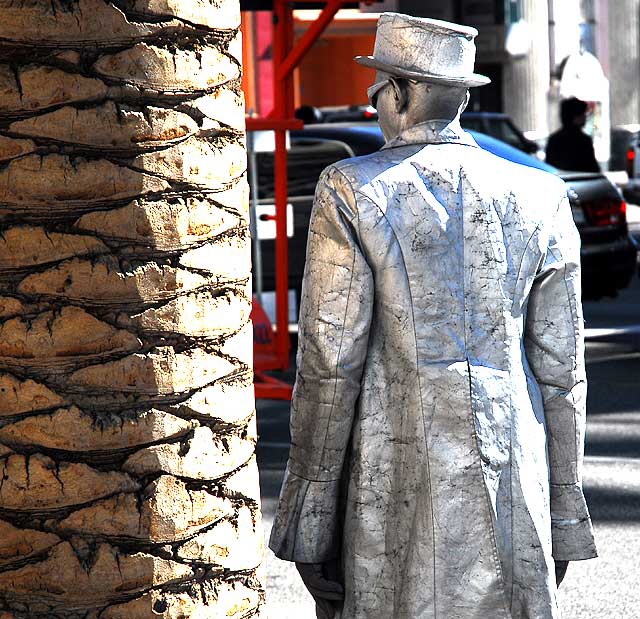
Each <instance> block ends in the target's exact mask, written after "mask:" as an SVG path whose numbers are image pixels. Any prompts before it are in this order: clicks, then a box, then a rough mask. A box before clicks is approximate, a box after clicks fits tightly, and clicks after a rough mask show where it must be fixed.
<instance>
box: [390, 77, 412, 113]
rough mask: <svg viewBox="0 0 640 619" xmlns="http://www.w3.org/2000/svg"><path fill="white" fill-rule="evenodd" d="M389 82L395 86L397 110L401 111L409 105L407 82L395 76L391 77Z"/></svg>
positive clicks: (394, 93) (394, 96)
mask: <svg viewBox="0 0 640 619" xmlns="http://www.w3.org/2000/svg"><path fill="white" fill-rule="evenodd" d="M389 83H390V84H391V86H392V87H393V98H394V100H395V102H396V112H397V113H400V112H402V110H404V108H405V107H407V101H408V100H409V94H408V92H407V83H406V82H405V81H404V80H399V79H396V78H395V77H390V78H389Z"/></svg>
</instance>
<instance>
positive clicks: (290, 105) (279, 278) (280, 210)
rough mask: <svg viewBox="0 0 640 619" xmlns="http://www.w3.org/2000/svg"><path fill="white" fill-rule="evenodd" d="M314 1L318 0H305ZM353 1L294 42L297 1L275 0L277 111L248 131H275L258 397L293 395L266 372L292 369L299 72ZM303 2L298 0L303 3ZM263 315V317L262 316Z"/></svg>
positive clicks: (329, 7) (328, 11)
mask: <svg viewBox="0 0 640 619" xmlns="http://www.w3.org/2000/svg"><path fill="white" fill-rule="evenodd" d="M304 1H309V2H313V3H314V4H315V5H317V1H316V0H304ZM346 1H347V0H328V2H326V3H325V6H324V8H323V9H322V10H321V11H320V14H319V15H318V17H317V18H316V20H315V21H314V22H313V23H312V24H311V26H310V27H309V28H308V29H307V30H306V31H305V32H304V34H303V35H302V36H301V37H300V38H299V39H298V41H297V42H295V44H294V30H293V26H294V23H293V22H294V20H293V5H292V3H291V2H287V1H286V0H273V47H272V49H273V55H272V62H273V65H274V71H273V76H274V77H273V101H274V105H273V110H272V111H271V113H270V114H269V115H268V116H266V117H263V118H252V117H249V118H247V131H263V130H270V131H274V133H275V152H274V186H275V222H276V239H275V275H276V277H275V284H276V291H275V296H276V322H275V330H274V332H273V334H272V337H273V346H272V347H269V351H268V352H267V351H266V350H265V349H264V347H258V348H259V350H257V349H256V347H255V346H254V350H255V351H256V354H255V358H254V366H255V376H256V378H255V389H256V397H257V398H275V399H290V398H291V386H290V385H287V384H286V383H282V382H280V381H277V380H275V379H273V378H272V377H270V376H267V375H265V374H264V370H274V369H286V368H287V367H289V347H290V342H289V307H288V290H289V264H288V251H287V146H286V140H287V131H288V130H290V129H300V128H302V121H300V120H298V119H297V118H295V117H294V111H295V104H294V81H293V71H294V69H295V68H296V67H297V66H298V64H299V63H300V61H301V60H302V58H303V57H304V55H305V54H306V53H307V51H308V50H309V49H310V48H311V46H312V45H313V43H314V42H315V41H316V40H317V39H318V37H319V36H320V35H321V34H322V33H323V32H324V30H325V29H326V27H327V26H328V25H329V24H330V23H331V20H332V19H333V17H334V16H335V14H336V13H337V12H338V10H339V9H340V7H341V6H342V5H343V4H345V2H346ZM299 3H300V0H296V4H299ZM256 317H257V316H256Z"/></svg>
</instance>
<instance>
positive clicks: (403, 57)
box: [357, 13, 489, 85]
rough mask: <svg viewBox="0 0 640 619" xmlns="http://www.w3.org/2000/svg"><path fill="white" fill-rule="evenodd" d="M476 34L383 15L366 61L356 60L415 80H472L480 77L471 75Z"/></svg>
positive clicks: (461, 28) (408, 17)
mask: <svg viewBox="0 0 640 619" xmlns="http://www.w3.org/2000/svg"><path fill="white" fill-rule="evenodd" d="M477 34H478V31H477V30H476V29H475V28H471V27H469V26H462V25H459V24H453V23H450V22H445V21H440V20H438V19H428V18H422V17H413V16H411V15H403V14H402V13H383V14H382V15H381V16H380V18H379V19H378V25H377V30H376V40H375V46H374V50H373V56H372V57H369V58H370V61H368V62H367V61H366V60H365V62H362V57H359V58H357V60H358V61H359V62H362V64H367V66H372V67H373V68H378V69H379V70H381V71H387V72H390V73H396V74H397V75H400V76H411V77H415V78H416V79H425V80H430V79H432V78H438V77H441V78H443V79H444V80H447V81H451V82H453V83H455V82H461V83H463V82H466V81H469V80H471V81H473V80H474V78H482V77H483V76H477V75H475V74H474V73H473V65H474V62H475V56H476V46H475V43H474V38H475V37H476V36H477ZM393 68H396V69H397V72H394V71H393ZM483 80H486V82H488V81H489V80H488V79H486V78H483ZM486 82H483V83H486ZM474 85H475V84H474Z"/></svg>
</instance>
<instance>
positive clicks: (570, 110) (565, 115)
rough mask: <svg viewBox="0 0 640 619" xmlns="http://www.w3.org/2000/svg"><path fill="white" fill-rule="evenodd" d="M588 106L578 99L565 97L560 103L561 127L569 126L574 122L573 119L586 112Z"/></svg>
mask: <svg viewBox="0 0 640 619" xmlns="http://www.w3.org/2000/svg"><path fill="white" fill-rule="evenodd" d="M588 107H589V106H588V105H587V104H586V103H585V102H584V101H580V99H576V98H575V97H571V98H570V99H565V100H564V101H563V102H562V103H561V104H560V119H561V121H562V126H563V127H571V126H572V125H573V124H574V119H575V118H577V117H578V116H583V115H584V114H586V112H587V108H588Z"/></svg>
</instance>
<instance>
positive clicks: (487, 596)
mask: <svg viewBox="0 0 640 619" xmlns="http://www.w3.org/2000/svg"><path fill="white" fill-rule="evenodd" d="M476 34H477V32H476V31H475V30H474V29H472V28H466V27H463V26H457V25H454V24H448V23H445V22H438V21H435V20H427V19H417V18H413V17H408V16H404V15H399V14H394V13H388V14H384V15H382V16H381V18H380V21H379V22H378V30H377V35H376V44H375V50H374V55H373V56H368V57H359V58H358V59H357V60H358V61H359V62H361V63H362V64H364V65H367V66H369V67H373V68H375V69H376V70H377V74H376V82H375V84H374V85H373V86H372V87H371V88H370V89H369V94H370V95H371V97H372V99H373V102H374V104H375V105H376V107H377V109H378V114H379V119H380V126H381V128H382V131H383V134H384V137H385V140H386V144H385V146H384V147H383V149H382V150H380V151H379V152H377V153H374V154H372V155H368V156H365V157H359V158H356V159H348V160H345V161H342V162H339V163H337V164H335V165H333V166H330V167H329V168H328V169H326V170H325V171H324V173H323V175H322V177H321V179H320V181H319V183H318V187H317V191H316V197H315V204H314V209H313V214H312V220H311V225H310V235H309V244H308V250H307V264H306V270H305V279H304V290H303V300H302V306H301V314H300V332H299V351H298V374H297V379H296V386H295V393H294V399H293V403H292V418H291V432H292V447H291V452H290V458H289V464H288V469H287V474H286V478H285V482H284V486H283V489H282V494H281V499H280V505H279V509H278V513H277V515H276V520H275V523H274V528H273V531H272V536H271V542H270V545H271V548H272V549H273V550H274V552H275V553H276V555H277V556H279V557H281V558H282V559H286V560H289V561H295V562H296V563H297V565H298V569H299V571H300V574H301V576H302V578H303V580H304V582H305V584H306V585H307V587H308V588H309V590H310V591H311V593H312V594H313V595H314V597H315V599H316V603H317V605H316V608H317V614H318V617H341V618H342V619H418V618H419V619H472V618H478V619H480V618H481V619H506V618H510V619H556V618H558V617H559V616H560V614H559V610H558V605H557V601H556V592H557V582H558V581H559V580H561V577H562V575H563V573H564V570H565V569H566V565H567V562H568V561H573V560H580V559H588V558H591V557H594V556H596V550H595V546H594V541H593V535H592V529H591V523H590V520H589V514H588V511H587V507H586V504H585V500H584V496H583V492H582V484H581V466H582V453H583V444H584V422H585V395H586V382H585V372H584V360H583V337H582V329H583V321H582V313H581V305H580V272H579V257H580V256H579V244H580V243H579V237H578V234H577V232H576V229H575V226H574V224H573V221H572V217H571V210H570V207H569V204H568V201H567V198H566V193H565V187H564V184H563V182H562V181H561V180H559V179H558V178H556V177H554V176H552V175H550V174H548V173H546V172H541V171H538V170H533V169H530V168H525V167H523V166H520V165H516V164H512V163H510V162H507V161H505V160H502V159H499V158H497V157H495V156H494V155H491V154H490V153H488V152H486V151H484V150H482V149H480V148H478V146H477V145H476V143H475V142H474V140H473V139H472V138H471V137H470V136H469V135H468V134H467V133H465V132H464V131H462V130H461V129H460V125H459V114H460V112H461V110H462V109H464V106H465V105H466V103H467V100H468V88H469V87H475V86H480V85H482V84H485V83H487V82H488V79H487V78H485V77H483V76H480V75H477V74H474V73H473V62H474V57H475V46H474V42H473V39H474V37H475V36H476ZM556 573H557V574H558V577H556Z"/></svg>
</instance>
